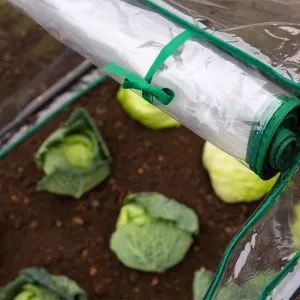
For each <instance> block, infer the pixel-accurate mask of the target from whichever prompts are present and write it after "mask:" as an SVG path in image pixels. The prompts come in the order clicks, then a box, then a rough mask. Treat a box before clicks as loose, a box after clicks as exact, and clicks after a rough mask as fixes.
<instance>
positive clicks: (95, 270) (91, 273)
mask: <svg viewBox="0 0 300 300" xmlns="http://www.w3.org/2000/svg"><path fill="white" fill-rule="evenodd" d="M97 273H98V271H97V268H96V267H95V266H92V267H90V269H89V274H90V276H95V275H96V274H97Z"/></svg>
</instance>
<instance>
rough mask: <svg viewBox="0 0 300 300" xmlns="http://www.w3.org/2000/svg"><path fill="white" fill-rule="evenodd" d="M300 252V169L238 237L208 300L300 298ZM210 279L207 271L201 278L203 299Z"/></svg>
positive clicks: (281, 183) (280, 185) (283, 182)
mask: <svg viewBox="0 0 300 300" xmlns="http://www.w3.org/2000/svg"><path fill="white" fill-rule="evenodd" d="M290 174H292V171H291V173H290ZM282 188H283V192H282V193H281V189H282ZM299 254H300V172H299V170H298V172H296V173H295V174H294V175H293V176H292V177H291V178H290V179H289V180H286V178H283V177H281V179H279V182H278V183H277V184H276V186H275V188H274V190H273V191H272V192H271V193H270V195H269V196H268V197H267V198H266V200H265V201H264V202H263V203H262V204H261V205H260V207H259V208H258V210H257V211H256V212H255V213H254V215H253V216H252V217H251V218H250V219H249V220H248V221H247V223H246V224H245V226H244V227H243V228H242V229H241V231H240V232H239V233H238V235H237V236H236V237H235V238H234V239H233V241H232V242H231V244H230V245H229V247H228V248H227V250H226V252H225V254H224V257H223V259H222V261H221V264H220V267H219V270H218V272H217V274H216V276H215V278H214V281H213V284H212V285H211V286H210V289H209V291H208V293H207V294H206V298H205V299H220V300H226V299H228V300H229V299H249V300H252V299H253V300H255V299H273V300H281V299H296V298H295V295H298V294H299V291H300V290H299V288H300V280H299V278H300V263H299V258H300V255H299ZM205 276H206V273H205V272H204V273H203V274H198V282H197V283H196V284H195V286H194V289H197V287H199V288H200V290H198V293H199V294H200V295H201V297H204V295H205V287H204V285H203V282H204V281H203V278H205ZM207 285H208V284H206V286H207ZM201 289H202V292H201ZM199 299H200V298H199ZM201 299H202V298H201ZM195 300H198V299H195Z"/></svg>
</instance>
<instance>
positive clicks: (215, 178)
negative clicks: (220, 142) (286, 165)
mask: <svg viewBox="0 0 300 300" xmlns="http://www.w3.org/2000/svg"><path fill="white" fill-rule="evenodd" d="M203 165H204V167H205V168H206V169H207V171H208V173H209V177H210V180H211V183H212V186H213V188H214V191H215V193H216V195H217V196H218V197H219V198H220V199H221V200H222V201H224V202H226V203H237V202H253V201H257V200H260V199H261V198H262V197H263V196H265V195H266V194H267V193H268V192H269V191H270V190H271V189H272V187H273V186H274V184H275V183H276V181H277V179H278V176H279V174H277V175H275V176H274V177H273V178H271V179H269V180H262V179H261V178H259V176H257V175H256V174H255V173H254V172H253V171H251V170H250V169H248V168H247V167H246V166H244V165H243V164H242V163H241V162H240V161H238V160H237V159H235V158H234V157H232V156H230V155H229V154H227V153H225V152H224V151H222V150H220V149H219V148H217V147H216V146H214V145H212V144H210V143H208V142H206V143H205V145H204V149H203Z"/></svg>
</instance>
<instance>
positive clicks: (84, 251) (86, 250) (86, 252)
mask: <svg viewBox="0 0 300 300" xmlns="http://www.w3.org/2000/svg"><path fill="white" fill-rule="evenodd" d="M88 254H89V250H88V249H83V250H82V252H81V255H82V257H84V258H85V257H87V256H88Z"/></svg>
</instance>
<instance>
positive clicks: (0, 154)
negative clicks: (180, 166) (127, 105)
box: [0, 75, 107, 159]
mask: <svg viewBox="0 0 300 300" xmlns="http://www.w3.org/2000/svg"><path fill="white" fill-rule="evenodd" d="M106 79H107V75H101V76H100V77H98V78H97V79H95V80H94V81H93V82H91V83H90V84H89V85H88V86H86V87H85V88H83V89H81V90H80V91H79V92H78V93H77V94H76V95H74V96H73V97H71V98H70V99H69V100H67V101H66V102H64V103H63V104H62V105H60V106H59V107H57V108H56V109H55V110H53V111H52V112H50V113H49V114H48V115H46V117H45V118H44V119H43V120H41V121H39V122H37V123H36V124H34V125H33V126H32V127H30V128H29V129H28V130H27V131H25V132H24V134H23V135H22V136H21V137H19V138H18V139H16V140H15V141H13V142H12V143H11V144H9V145H8V146H5V147H3V148H2V149H1V150H0V159H1V158H3V157H4V156H5V155H7V154H8V153H9V152H10V151H11V150H13V149H14V148H15V147H16V146H18V145H19V144H20V143H22V142H23V141H24V140H26V139H27V138H28V137H30V136H31V135H32V134H34V133H35V132H36V131H38V130H39V129H40V128H41V127H42V126H43V125H44V124H46V123H47V122H49V121H50V120H51V119H52V118H53V117H54V116H55V115H56V114H57V113H59V112H60V111H62V110H63V109H64V108H66V107H67V106H68V105H70V104H71V103H73V102H74V101H76V100H78V99H79V98H80V97H82V96H83V95H85V94H86V93H87V92H89V91H90V90H91V89H93V88H94V87H96V86H97V85H99V84H100V83H102V82H103V81H104V80H106Z"/></svg>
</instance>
